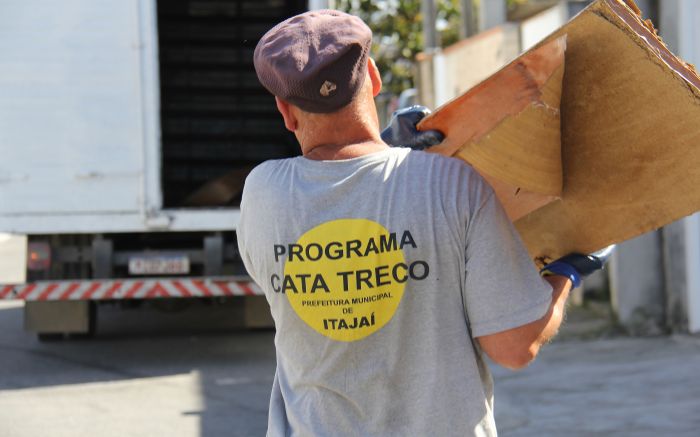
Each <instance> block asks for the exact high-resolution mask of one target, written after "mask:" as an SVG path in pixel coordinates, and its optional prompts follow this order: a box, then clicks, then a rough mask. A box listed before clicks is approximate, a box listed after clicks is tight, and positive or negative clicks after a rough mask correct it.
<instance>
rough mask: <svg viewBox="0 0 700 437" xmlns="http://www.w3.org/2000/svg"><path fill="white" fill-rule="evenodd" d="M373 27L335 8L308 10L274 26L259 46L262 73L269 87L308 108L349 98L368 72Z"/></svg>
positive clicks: (331, 106) (326, 108)
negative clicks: (371, 28)
mask: <svg viewBox="0 0 700 437" xmlns="http://www.w3.org/2000/svg"><path fill="white" fill-rule="evenodd" d="M371 45H372V31H371V30H370V28H369V27H368V26H367V25H366V24H365V23H364V22H363V21H362V20H361V19H360V18H358V17H355V16H353V15H349V14H346V13H344V12H340V11H334V10H320V11H310V12H305V13H303V14H300V15H296V16H294V17H291V18H289V19H287V20H285V21H283V22H281V23H279V24H278V25H276V26H275V27H273V28H272V29H270V30H269V31H268V32H267V33H266V34H265V35H263V37H262V38H261V39H260V41H259V42H258V45H257V47H255V54H254V57H253V62H254V65H255V71H256V73H257V74H258V79H259V80H260V82H261V83H262V84H263V86H264V87H265V88H267V90H268V91H270V92H271V93H272V94H274V95H275V96H277V97H279V98H280V99H282V100H285V101H287V102H289V103H291V104H293V105H296V106H298V107H299V108H301V109H303V110H304V111H307V112H316V113H328V112H334V111H337V110H338V109H340V108H342V107H343V106H345V105H347V104H348V103H350V101H351V100H352V99H353V97H355V95H356V94H357V92H358V91H359V89H360V88H361V87H362V84H363V83H364V80H365V77H366V75H367V57H368V56H369V49H370V46H371Z"/></svg>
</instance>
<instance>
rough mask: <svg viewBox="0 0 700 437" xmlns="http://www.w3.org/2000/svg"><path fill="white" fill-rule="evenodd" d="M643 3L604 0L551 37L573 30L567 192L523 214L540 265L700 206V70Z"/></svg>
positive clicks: (524, 232)
mask: <svg viewBox="0 0 700 437" xmlns="http://www.w3.org/2000/svg"><path fill="white" fill-rule="evenodd" d="M635 8H636V7H635V6H634V3H633V2H631V1H627V2H622V1H619V0H598V1H596V2H594V3H593V4H592V5H591V6H589V7H588V8H587V9H586V10H585V11H584V12H582V13H581V14H579V15H577V16H576V17H575V18H574V19H573V20H572V21H570V22H569V23H568V24H566V25H565V26H564V27H562V29H560V30H559V31H558V32H555V34H553V35H552V36H550V37H549V38H548V40H547V41H553V40H554V39H556V38H558V37H561V36H563V35H566V36H567V53H566V67H565V72H564V78H563V87H562V96H561V156H562V163H563V191H562V194H561V196H560V197H561V198H560V199H558V200H555V201H553V202H551V203H549V204H547V205H546V206H544V207H542V208H540V209H537V210H535V211H533V212H531V213H529V214H527V215H525V216H524V217H522V218H520V219H518V220H517V221H516V222H515V225H516V227H517V229H518V231H519V232H520V234H521V236H522V237H523V240H524V241H525V244H526V246H527V247H528V250H529V252H530V255H531V256H532V257H533V259H534V260H535V261H536V263H538V264H540V265H541V264H542V263H544V262H547V261H549V260H551V259H555V258H557V257H559V256H562V255H564V254H566V253H569V252H573V251H577V252H584V253H585V252H591V251H594V250H597V249H600V248H602V247H605V246H607V245H608V244H610V243H613V242H619V241H622V240H626V239H629V238H632V237H635V236H638V235H640V234H642V233H645V232H648V231H651V230H653V229H656V228H658V227H661V226H663V225H665V224H668V223H670V222H672V221H674V220H677V219H679V218H682V217H684V216H686V215H689V214H691V213H693V212H695V211H698V210H700V78H698V76H697V74H696V73H695V71H694V70H693V69H692V67H690V66H688V65H686V64H685V63H683V62H682V61H680V60H679V59H677V58H676V57H675V56H674V55H673V54H672V53H671V52H669V51H668V49H667V48H666V47H665V46H663V44H661V43H660V42H659V41H658V40H657V38H656V36H655V32H654V31H653V29H650V28H649V25H648V24H645V23H644V22H643V21H642V20H641V18H640V17H639V16H638V15H637V12H636V11H635V10H634V9H635ZM540 47H541V46H540ZM535 50H537V48H536V49H535ZM525 56H527V54H525ZM468 94H469V93H467V95H468ZM458 102H460V101H459V99H458V100H456V101H455V102H454V103H453V104H454V105H455V106H454V107H453V108H454V109H452V111H453V112H454V113H460V114H462V115H463V116H464V117H462V122H465V121H468V120H469V118H466V117H468V116H470V115H473V114H471V113H470V112H469V110H468V108H467V109H458V108H457V107H458V106H459V103H458ZM448 106H449V105H448ZM443 110H444V109H443ZM439 112H440V111H436V114H435V115H436V117H438V115H437V114H438V113H439ZM454 117H456V118H460V117H459V116H454ZM496 129H498V127H497V128H496ZM447 135H448V139H450V138H449V136H450V134H449V133H448V134H447ZM463 139H466V140H468V138H467V137H464V138H463ZM450 140H451V141H453V142H457V143H458V142H459V140H458V139H457V138H455V139H450ZM453 152H455V151H454V150H453ZM504 159H505V157H504Z"/></svg>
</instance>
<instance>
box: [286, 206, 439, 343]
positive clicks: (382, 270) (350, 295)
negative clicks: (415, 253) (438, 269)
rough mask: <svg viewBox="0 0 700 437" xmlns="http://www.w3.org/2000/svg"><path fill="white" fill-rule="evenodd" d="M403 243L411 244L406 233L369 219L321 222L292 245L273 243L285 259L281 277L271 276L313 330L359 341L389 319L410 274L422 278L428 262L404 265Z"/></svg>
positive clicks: (410, 239)
mask: <svg viewBox="0 0 700 437" xmlns="http://www.w3.org/2000/svg"><path fill="white" fill-rule="evenodd" d="M406 244H410V245H412V247H415V242H414V241H413V239H412V236H411V234H410V233H408V232H404V233H402V234H397V233H391V232H389V231H387V229H386V228H384V227H383V226H382V225H380V224H379V223H376V222H373V221H371V220H365V219H341V220H334V221H330V222H326V223H323V224H321V225H319V226H317V227H315V228H313V229H311V230H310V231H308V232H306V233H305V234H304V235H302V236H301V238H299V240H298V241H297V242H296V244H289V245H286V246H276V247H275V250H276V254H275V256H276V257H277V256H279V255H281V254H284V255H285V256H286V262H285V266H284V278H277V281H276V282H277V283H275V280H274V279H273V287H276V289H277V290H280V291H282V292H284V293H285V294H286V295H287V299H288V300H289V303H290V304H291V306H292V308H293V309H294V311H295V312H296V313H297V315H299V317H300V318H301V319H302V320H304V322H306V323H307V324H308V325H309V326H310V327H311V328H313V329H314V330H316V331H317V332H319V333H321V334H323V335H325V336H327V337H329V338H332V339H333V340H338V341H356V340H360V339H362V338H365V337H367V336H368V335H370V334H372V333H374V332H376V331H378V330H379V329H381V328H382V327H383V326H384V325H386V324H387V323H388V322H389V321H390V320H391V318H392V317H393V316H394V313H395V312H396V309H397V308H398V306H399V303H400V302H401V297H402V296H403V292H404V288H405V287H406V282H407V281H408V280H409V278H410V277H411V275H414V276H415V275H422V274H425V275H426V276H427V264H425V268H424V269H423V270H424V272H423V271H422V270H421V268H422V267H421V266H418V267H415V268H413V271H411V268H412V267H411V266H409V265H407V264H406V261H405V258H404V253H403V251H402V247H403V246H404V245H406ZM420 279H422V278H420Z"/></svg>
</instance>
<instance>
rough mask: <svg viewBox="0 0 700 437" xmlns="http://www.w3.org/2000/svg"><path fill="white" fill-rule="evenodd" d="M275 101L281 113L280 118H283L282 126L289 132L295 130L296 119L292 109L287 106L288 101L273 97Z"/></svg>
mask: <svg viewBox="0 0 700 437" xmlns="http://www.w3.org/2000/svg"><path fill="white" fill-rule="evenodd" d="M275 102H277V110H278V111H279V112H280V114H282V118H284V127H286V128H287V130H288V131H290V132H294V131H296V130H297V119H296V117H295V116H294V113H293V111H292V109H291V108H290V107H289V103H287V102H285V101H284V100H282V99H280V98H279V97H275Z"/></svg>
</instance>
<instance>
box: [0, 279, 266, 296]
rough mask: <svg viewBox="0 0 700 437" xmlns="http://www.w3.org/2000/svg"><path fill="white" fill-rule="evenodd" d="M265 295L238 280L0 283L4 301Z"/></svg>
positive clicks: (249, 284) (249, 282) (250, 284)
mask: <svg viewBox="0 0 700 437" xmlns="http://www.w3.org/2000/svg"><path fill="white" fill-rule="evenodd" d="M262 295H263V291H262V289H260V287H258V285H257V284H255V283H254V282H253V281H251V280H250V278H236V277H233V278H232V277H222V278H181V279H174V278H148V279H146V278H144V279H140V278H139V279H114V280H75V281H37V282H32V283H28V284H21V285H2V284H0V300H11V299H15V300H25V301H55V300H116V299H157V298H180V297H185V298H188V297H229V296H262Z"/></svg>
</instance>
